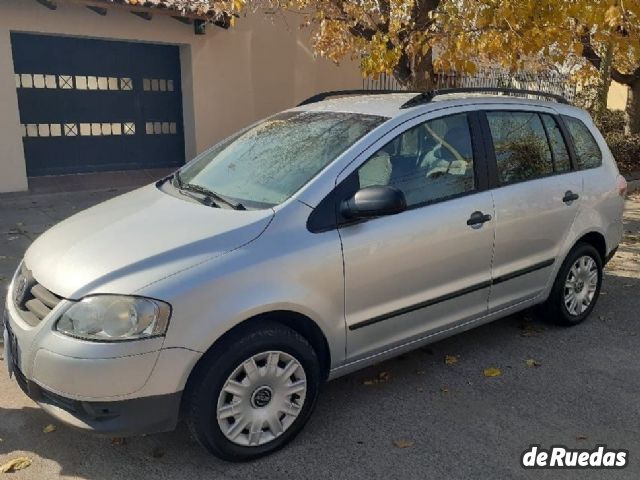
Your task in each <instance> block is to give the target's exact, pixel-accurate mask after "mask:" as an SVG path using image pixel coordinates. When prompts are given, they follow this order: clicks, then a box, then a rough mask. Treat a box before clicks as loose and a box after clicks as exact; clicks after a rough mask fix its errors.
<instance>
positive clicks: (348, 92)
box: [298, 90, 421, 107]
mask: <svg viewBox="0 0 640 480" xmlns="http://www.w3.org/2000/svg"><path fill="white" fill-rule="evenodd" d="M387 93H415V94H420V93H421V92H411V91H407V90H334V91H330V92H321V93H318V94H316V95H314V96H313V97H309V98H307V99H306V100H303V101H302V102H300V103H299V104H298V107H302V106H304V105H309V104H311V103H317V102H321V101H323V100H325V99H327V98H331V97H342V96H348V95H383V94H387Z"/></svg>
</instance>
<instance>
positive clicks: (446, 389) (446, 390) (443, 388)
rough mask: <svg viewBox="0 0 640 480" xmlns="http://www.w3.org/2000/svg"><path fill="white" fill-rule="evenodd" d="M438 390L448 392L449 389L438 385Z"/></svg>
mask: <svg viewBox="0 0 640 480" xmlns="http://www.w3.org/2000/svg"><path fill="white" fill-rule="evenodd" d="M440 391H441V392H442V393H449V389H448V388H447V387H440Z"/></svg>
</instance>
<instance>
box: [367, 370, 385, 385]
mask: <svg viewBox="0 0 640 480" xmlns="http://www.w3.org/2000/svg"><path fill="white" fill-rule="evenodd" d="M389 380H391V374H390V373H389V372H380V373H379V374H378V375H377V376H376V377H374V378H372V379H370V380H365V381H364V382H362V383H363V384H364V385H376V384H378V383H386V382H388V381H389Z"/></svg>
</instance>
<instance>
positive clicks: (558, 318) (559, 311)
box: [543, 243, 602, 326]
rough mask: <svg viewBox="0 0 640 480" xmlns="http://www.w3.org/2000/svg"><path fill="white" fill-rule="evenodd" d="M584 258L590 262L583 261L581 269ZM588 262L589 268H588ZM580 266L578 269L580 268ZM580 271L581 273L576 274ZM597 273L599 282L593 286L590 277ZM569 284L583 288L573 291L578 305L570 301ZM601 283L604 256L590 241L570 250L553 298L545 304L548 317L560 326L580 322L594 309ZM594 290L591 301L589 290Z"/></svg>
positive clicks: (555, 283)
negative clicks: (582, 262)
mask: <svg viewBox="0 0 640 480" xmlns="http://www.w3.org/2000/svg"><path fill="white" fill-rule="evenodd" d="M583 259H586V260H585V261H586V262H587V263H586V265H585V264H580V268H578V265H577V263H578V262H581V261H582V260H583ZM589 259H590V260H589ZM587 265H588V268H585V267H586V266H587ZM574 267H575V268H574ZM576 268H578V269H577V270H576ZM576 272H578V276H576ZM587 272H588V273H587ZM593 275H597V277H596V278H595V280H594V281H595V283H591V288H590V286H589V284H590V279H591V278H593ZM572 278H573V280H574V281H573V282H572V281H571V279H572ZM568 283H573V284H575V285H576V286H577V287H579V288H580V287H582V288H581V289H580V290H579V293H578V292H576V291H575V290H573V292H574V298H575V299H576V303H575V304H572V302H570V301H569V296H570V294H571V292H572V289H571V288H569V287H567V285H568ZM601 286H602V257H601V256H600V253H598V250H596V249H595V247H593V246H592V245H590V244H588V243H579V244H577V245H576V246H575V247H574V248H573V249H572V250H571V251H570V252H569V255H567V258H566V259H565V261H564V263H563V264H562V266H561V267H560V270H559V272H558V276H557V277H556V280H555V282H554V284H553V287H552V289H551V293H550V294H549V298H548V299H547V301H546V303H545V304H544V305H543V311H544V313H545V314H546V315H547V316H548V318H550V319H551V320H552V321H554V322H555V323H557V324H558V325H563V326H573V325H578V324H579V323H582V322H583V321H584V320H585V319H586V318H587V317H588V316H589V314H590V313H591V312H592V311H593V309H594V307H595V305H596V303H597V301H598V297H599V296H600V288H601ZM565 287H567V288H565ZM592 289H593V291H592V296H591V299H590V300H589V292H591V290H592ZM583 299H584V300H583ZM587 302H588V303H587Z"/></svg>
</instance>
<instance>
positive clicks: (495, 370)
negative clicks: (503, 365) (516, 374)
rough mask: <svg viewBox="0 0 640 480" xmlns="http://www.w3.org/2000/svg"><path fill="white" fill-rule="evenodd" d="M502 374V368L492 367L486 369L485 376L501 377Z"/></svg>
mask: <svg viewBox="0 0 640 480" xmlns="http://www.w3.org/2000/svg"><path fill="white" fill-rule="evenodd" d="M500 375H502V370H500V369H499V368H496V367H490V368H485V369H484V376H485V377H499V376H500Z"/></svg>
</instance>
